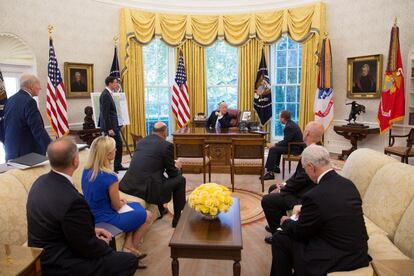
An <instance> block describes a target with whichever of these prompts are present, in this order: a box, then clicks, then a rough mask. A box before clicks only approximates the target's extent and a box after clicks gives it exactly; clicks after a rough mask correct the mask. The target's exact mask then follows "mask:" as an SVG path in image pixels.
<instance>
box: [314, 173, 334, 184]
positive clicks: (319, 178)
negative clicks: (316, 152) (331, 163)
mask: <svg viewBox="0 0 414 276" xmlns="http://www.w3.org/2000/svg"><path fill="white" fill-rule="evenodd" d="M330 171H333V169H329V170H326V171H324V172H323V173H322V174H321V175H320V176H319V177H318V180H317V181H316V183H317V184H319V181H321V179H322V177H323V176H324V175H325V174H327V173H328V172H330Z"/></svg>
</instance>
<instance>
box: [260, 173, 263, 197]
mask: <svg viewBox="0 0 414 276" xmlns="http://www.w3.org/2000/svg"><path fill="white" fill-rule="evenodd" d="M263 174H264V173H263V169H262V170H261V172H260V175H261V177H260V182H261V183H262V193H264V179H263Z"/></svg>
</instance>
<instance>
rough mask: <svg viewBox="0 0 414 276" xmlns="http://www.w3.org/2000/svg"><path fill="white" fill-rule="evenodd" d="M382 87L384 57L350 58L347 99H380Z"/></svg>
mask: <svg viewBox="0 0 414 276" xmlns="http://www.w3.org/2000/svg"><path fill="white" fill-rule="evenodd" d="M381 86H382V55H371V56H361V57H351V58H348V66H347V91H348V93H347V97H348V98H350V99H363V98H379V97H380V95H381Z"/></svg>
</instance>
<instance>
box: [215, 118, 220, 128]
mask: <svg viewBox="0 0 414 276" xmlns="http://www.w3.org/2000/svg"><path fill="white" fill-rule="evenodd" d="M216 128H221V124H220V121H219V118H218V117H217V121H216Z"/></svg>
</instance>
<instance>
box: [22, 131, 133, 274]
mask: <svg viewBox="0 0 414 276" xmlns="http://www.w3.org/2000/svg"><path fill="white" fill-rule="evenodd" d="M47 155H48V157H49V161H50V166H51V167H52V171H51V172H49V173H47V174H44V175H42V176H40V177H39V178H38V179H37V180H36V181H35V182H34V183H33V186H32V187H31V189H30V191H29V195H28V198H27V207H26V208H27V227H28V236H29V242H28V244H29V246H33V247H40V248H43V249H44V252H43V254H42V255H41V257H40V261H41V264H42V272H43V275H114V276H115V275H133V274H134V273H135V271H136V269H137V266H138V258H137V257H136V256H135V255H133V254H131V253H126V252H116V251H114V250H113V249H112V248H111V247H110V246H109V245H108V244H109V241H110V240H111V239H112V236H111V233H109V232H108V231H106V230H104V229H99V228H95V221H94V220H95V219H94V217H93V215H92V213H91V211H90V209H89V206H88V203H87V202H86V201H85V199H84V198H83V196H82V195H81V194H80V193H79V192H78V191H77V190H76V188H75V186H74V184H73V180H72V175H73V172H74V171H75V170H76V169H77V167H78V165H79V154H78V149H77V147H76V144H75V143H73V142H72V141H71V140H70V139H68V138H62V139H57V140H56V141H54V142H52V143H51V144H50V145H49V147H48V149H47Z"/></svg>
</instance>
